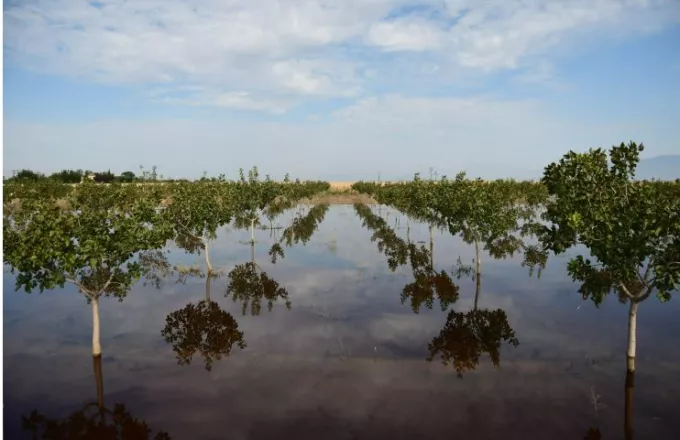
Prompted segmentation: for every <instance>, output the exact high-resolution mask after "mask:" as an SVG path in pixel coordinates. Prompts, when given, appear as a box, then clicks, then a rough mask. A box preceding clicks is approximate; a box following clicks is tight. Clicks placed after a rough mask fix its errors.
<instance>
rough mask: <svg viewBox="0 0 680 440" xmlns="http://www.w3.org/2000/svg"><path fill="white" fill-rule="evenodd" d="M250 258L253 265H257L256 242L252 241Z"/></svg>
mask: <svg viewBox="0 0 680 440" xmlns="http://www.w3.org/2000/svg"><path fill="white" fill-rule="evenodd" d="M250 259H251V261H252V262H253V266H254V265H255V243H250Z"/></svg>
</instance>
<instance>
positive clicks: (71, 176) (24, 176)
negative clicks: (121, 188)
mask: <svg viewBox="0 0 680 440" xmlns="http://www.w3.org/2000/svg"><path fill="white" fill-rule="evenodd" d="M86 179H87V180H92V181H93V182H97V183H112V182H123V183H129V182H134V181H136V180H138V177H137V176H135V173H133V172H132V171H124V172H122V173H121V174H119V175H115V174H113V173H112V172H111V170H108V171H98V172H94V171H90V170H61V171H58V172H56V173H52V174H50V175H45V174H43V173H39V172H37V171H32V170H28V169H23V170H19V171H15V172H14V173H12V176H11V177H9V178H7V179H5V181H6V182H22V183H27V182H37V181H40V180H52V181H55V182H60V183H70V184H74V183H82V182H83V181H85V180H86Z"/></svg>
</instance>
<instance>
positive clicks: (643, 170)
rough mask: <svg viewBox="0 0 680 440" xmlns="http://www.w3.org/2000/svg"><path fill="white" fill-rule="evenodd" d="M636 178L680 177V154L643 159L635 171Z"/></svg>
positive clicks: (671, 178) (668, 178) (662, 178)
mask: <svg viewBox="0 0 680 440" xmlns="http://www.w3.org/2000/svg"><path fill="white" fill-rule="evenodd" d="M635 178H636V179H646V180H649V179H661V180H675V179H680V154H669V155H664V156H656V157H650V158H649V159H641V160H640V162H639V163H638V166H637V170H636V172H635Z"/></svg>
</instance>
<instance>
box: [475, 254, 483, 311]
mask: <svg viewBox="0 0 680 440" xmlns="http://www.w3.org/2000/svg"><path fill="white" fill-rule="evenodd" d="M475 255H476V256H475V310H477V304H478V302H479V293H480V292H481V290H482V260H481V258H480V255H479V242H478V241H475Z"/></svg>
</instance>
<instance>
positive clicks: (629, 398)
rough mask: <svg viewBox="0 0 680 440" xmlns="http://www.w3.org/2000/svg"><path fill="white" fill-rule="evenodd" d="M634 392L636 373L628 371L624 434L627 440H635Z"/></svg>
mask: <svg viewBox="0 0 680 440" xmlns="http://www.w3.org/2000/svg"><path fill="white" fill-rule="evenodd" d="M633 391H635V373H634V372H633V371H630V370H629V371H626V403H625V414H624V422H623V423H624V426H623V429H624V433H625V438H626V440H633Z"/></svg>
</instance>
